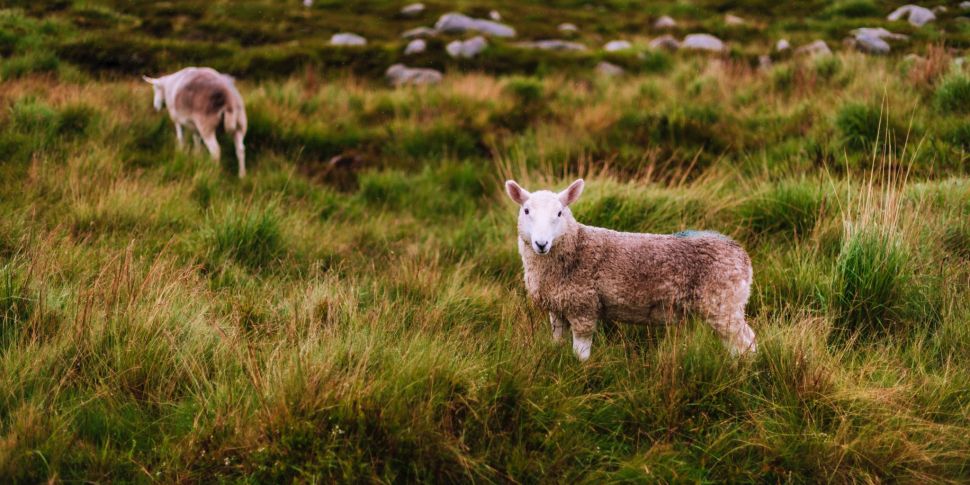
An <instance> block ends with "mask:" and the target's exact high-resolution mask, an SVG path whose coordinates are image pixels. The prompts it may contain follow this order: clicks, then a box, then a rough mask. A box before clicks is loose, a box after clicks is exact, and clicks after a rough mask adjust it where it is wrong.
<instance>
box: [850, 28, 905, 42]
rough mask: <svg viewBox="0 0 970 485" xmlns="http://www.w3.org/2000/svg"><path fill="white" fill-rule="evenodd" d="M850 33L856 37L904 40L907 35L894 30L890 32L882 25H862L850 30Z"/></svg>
mask: <svg viewBox="0 0 970 485" xmlns="http://www.w3.org/2000/svg"><path fill="white" fill-rule="evenodd" d="M852 35H854V36H856V37H858V36H860V35H865V36H870V37H878V38H880V39H883V40H885V39H890V40H906V39H908V38H909V37H908V36H906V35H903V34H897V33H895V32H890V31H888V30H886V29H884V28H882V27H876V28H872V27H862V28H858V29H854V30H852Z"/></svg>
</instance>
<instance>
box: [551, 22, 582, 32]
mask: <svg viewBox="0 0 970 485" xmlns="http://www.w3.org/2000/svg"><path fill="white" fill-rule="evenodd" d="M556 30H558V31H560V32H563V33H570V34H571V33H574V32H579V28H578V27H576V25H574V24H571V23H569V22H566V23H562V24H559V26H558V27H556Z"/></svg>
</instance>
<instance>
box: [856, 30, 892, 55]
mask: <svg viewBox="0 0 970 485" xmlns="http://www.w3.org/2000/svg"><path fill="white" fill-rule="evenodd" d="M849 41H850V42H849V43H850V45H852V46H853V47H855V48H856V49H858V50H860V51H862V52H865V53H867V54H880V55H884V54H889V51H890V50H892V49H891V48H890V47H889V43H888V42H886V41H884V40H882V38H880V37H877V36H875V35H873V34H858V35H856V36H855V38H852V39H849Z"/></svg>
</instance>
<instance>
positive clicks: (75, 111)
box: [54, 104, 98, 139]
mask: <svg viewBox="0 0 970 485" xmlns="http://www.w3.org/2000/svg"><path fill="white" fill-rule="evenodd" d="M97 115H98V112H97V110H95V109H94V108H92V107H90V106H87V105H84V104H72V105H70V106H67V107H65V108H63V109H61V110H60V111H59V112H58V113H57V121H56V123H55V125H54V132H55V133H56V134H57V135H58V136H62V137H67V138H72V139H73V138H78V137H81V136H84V135H85V134H87V132H88V130H89V129H90V128H91V126H93V125H94V123H95V121H96V119H97Z"/></svg>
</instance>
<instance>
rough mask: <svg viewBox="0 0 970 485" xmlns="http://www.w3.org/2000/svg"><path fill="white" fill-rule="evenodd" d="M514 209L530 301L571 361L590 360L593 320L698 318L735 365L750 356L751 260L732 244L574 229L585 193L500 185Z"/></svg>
mask: <svg viewBox="0 0 970 485" xmlns="http://www.w3.org/2000/svg"><path fill="white" fill-rule="evenodd" d="M505 190H506V192H508V195H509V197H511V198H512V200H514V201H515V202H516V203H517V204H519V206H521V207H520V210H519V230H518V232H519V238H518V239H519V254H520V255H521V256H522V265H523V266H524V267H525V287H526V291H527V292H528V294H529V297H530V298H531V299H532V300H533V302H535V304H536V305H537V306H538V307H539V308H541V309H542V310H544V311H547V312H549V321H550V323H551V324H552V336H553V339H555V340H556V341H560V340H561V339H562V331H563V328H564V327H566V326H569V327H570V328H571V329H572V333H573V352H574V353H575V354H576V356H577V357H579V359H580V360H586V359H588V358H589V352H590V346H591V345H592V343H593V331H594V330H595V329H596V321H597V320H598V319H600V318H603V319H609V320H619V321H624V322H629V323H639V324H643V323H665V322H671V321H674V320H677V319H681V318H684V317H685V316H687V315H697V316H699V317H702V318H704V319H705V320H707V321H708V322H709V323H710V325H711V326H712V327H714V330H715V331H716V332H717V334H718V335H719V336H720V337H721V340H722V341H723V342H724V344H725V346H726V347H728V349H730V351H731V353H732V354H734V355H738V354H744V353H746V352H754V351H755V350H756V344H755V337H754V331H752V330H751V327H749V326H748V325H747V323H745V319H744V306H745V304H746V303H747V302H748V296H749V295H750V293H751V260H750V259H749V258H748V254H747V253H746V252H745V251H744V249H742V248H741V246H739V245H738V244H737V243H736V242H734V241H732V240H731V239H728V238H727V237H725V236H722V235H720V234H717V233H714V232H705V231H701V232H693V231H688V232H683V233H677V234H673V235H664V234H638V233H629V232H617V231H611V230H609V229H603V228H599V227H591V226H586V225H583V224H580V223H579V222H577V221H576V219H574V218H573V215H572V212H571V211H570V210H569V205H570V204H572V203H573V202H575V201H576V199H578V198H579V195H580V194H581V193H582V192H583V181H582V180H577V181H575V182H573V183H572V185H570V186H569V187H568V188H567V189H566V190H564V191H562V192H560V193H558V194H557V193H555V192H550V191H548V190H540V191H537V192H532V193H530V192H528V191H526V190H525V189H523V188H522V187H520V186H519V184H517V183H515V181H512V180H509V181H507V182H506V183H505Z"/></svg>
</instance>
